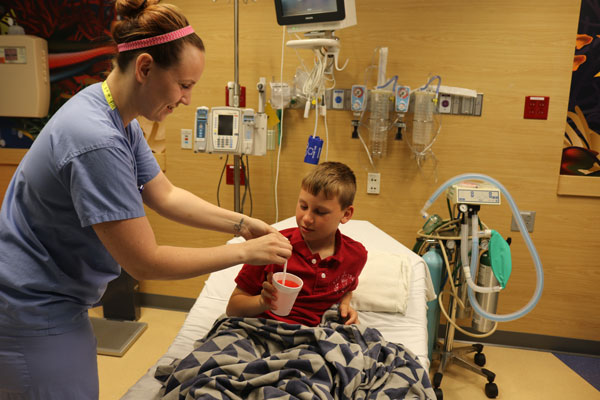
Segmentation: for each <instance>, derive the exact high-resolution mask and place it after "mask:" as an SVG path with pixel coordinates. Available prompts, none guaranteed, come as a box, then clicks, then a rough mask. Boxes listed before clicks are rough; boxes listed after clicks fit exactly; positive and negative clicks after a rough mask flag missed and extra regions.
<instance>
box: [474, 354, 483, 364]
mask: <svg viewBox="0 0 600 400" xmlns="http://www.w3.org/2000/svg"><path fill="white" fill-rule="evenodd" d="M474 361H475V364H477V365H479V366H480V367H483V366H484V365H485V354H483V353H477V354H475V359H474Z"/></svg>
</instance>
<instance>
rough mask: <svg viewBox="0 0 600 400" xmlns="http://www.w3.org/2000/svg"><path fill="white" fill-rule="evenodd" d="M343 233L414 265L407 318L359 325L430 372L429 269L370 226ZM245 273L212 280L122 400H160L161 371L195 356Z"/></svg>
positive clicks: (378, 317)
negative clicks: (412, 356) (413, 356)
mask: <svg viewBox="0 0 600 400" xmlns="http://www.w3.org/2000/svg"><path fill="white" fill-rule="evenodd" d="M273 226H274V227H275V228H277V229H279V230H281V229H285V228H288V227H293V226H296V222H295V218H294V217H291V218H288V219H286V220H283V221H280V222H278V223H276V224H274V225H273ZM340 231H341V232H342V233H343V234H345V235H347V236H350V237H351V238H353V239H354V240H357V241H359V242H361V243H362V244H363V245H364V246H365V247H366V248H367V250H380V251H386V252H391V253H398V254H405V255H408V257H409V258H410V260H411V261H412V265H413V271H412V281H411V284H410V294H409V300H408V308H407V311H406V313H405V315H401V314H393V313H380V312H364V311H359V320H360V323H361V324H364V325H367V326H369V327H371V328H376V329H378V330H379V331H380V332H381V334H382V335H383V337H384V338H385V339H386V340H387V341H389V342H394V343H399V344H402V345H404V346H405V347H406V348H408V349H410V350H411V351H412V352H413V353H415V354H416V355H417V357H418V360H419V362H420V363H421V364H422V365H423V366H424V368H425V370H426V371H429V358H428V354H427V352H428V350H427V304H426V302H427V301H426V295H427V290H428V287H430V282H431V281H430V278H429V274H428V271H427V265H426V264H425V262H424V261H423V259H422V258H421V257H420V256H418V255H417V254H415V253H413V252H412V251H411V250H410V249H409V248H407V247H406V246H404V245H403V244H401V243H400V242H398V241H397V240H395V239H394V238H392V237H391V236H389V235H388V234H386V233H385V232H383V231H382V230H380V229H379V228H377V227H376V226H375V225H373V224H371V223H370V222H368V221H361V220H350V221H349V222H347V223H346V224H343V225H340ZM240 240H243V239H233V240H231V241H230V243H231V242H235V241H240ZM241 267H242V266H241V265H237V266H235V267H231V268H228V269H225V270H222V271H219V272H214V273H212V274H211V275H210V277H209V278H208V279H207V281H206V283H205V286H204V288H203V290H202V292H201V293H200V295H199V296H198V298H197V299H196V302H195V303H194V306H193V307H192V309H191V310H190V312H189V314H188V316H187V318H186V320H185V322H184V324H183V326H182V328H181V330H180V331H179V333H178V334H177V336H176V338H175V340H174V341H173V343H172V344H171V346H170V347H169V349H168V350H167V352H166V354H165V355H163V356H162V357H161V358H160V359H159V360H158V361H157V363H156V364H155V365H153V366H152V367H151V368H150V369H149V370H148V372H147V373H146V374H145V375H144V376H142V377H141V378H140V379H139V380H138V381H137V382H136V384H135V385H134V386H132V387H131V388H130V389H129V390H128V391H127V393H126V394H125V395H124V396H123V397H122V398H121V399H124V400H148V399H155V398H157V394H158V392H159V390H160V387H161V384H160V382H159V381H157V380H156V379H154V372H155V371H156V367H157V365H164V364H169V363H171V361H173V360H174V359H177V358H183V357H185V356H187V355H188V354H189V353H190V352H191V351H192V350H193V345H194V342H195V341H196V340H198V339H200V338H202V337H204V335H206V333H208V331H209V329H210V328H211V327H212V325H213V322H214V321H215V320H216V319H217V318H218V317H219V316H221V315H222V314H223V313H224V312H225V308H226V306H227V302H228V301H229V296H230V294H231V292H232V291H233V289H234V288H235V282H234V279H235V277H236V276H237V273H238V271H239V270H240V268H241Z"/></svg>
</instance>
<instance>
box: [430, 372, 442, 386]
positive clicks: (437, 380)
mask: <svg viewBox="0 0 600 400" xmlns="http://www.w3.org/2000/svg"><path fill="white" fill-rule="evenodd" d="M443 377H444V375H442V374H441V373H439V372H436V373H435V374H433V382H431V383H433V388H434V389H437V388H439V387H440V385H441V384H442V378H443Z"/></svg>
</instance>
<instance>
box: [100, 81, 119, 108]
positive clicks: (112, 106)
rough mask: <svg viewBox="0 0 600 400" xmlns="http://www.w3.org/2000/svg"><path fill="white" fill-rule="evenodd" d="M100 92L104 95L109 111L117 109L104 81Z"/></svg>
mask: <svg viewBox="0 0 600 400" xmlns="http://www.w3.org/2000/svg"><path fill="white" fill-rule="evenodd" d="M102 92H103V93H104V98H105V99H106V102H107V103H108V105H109V106H110V109H111V110H114V109H115V108H117V105H116V104H115V100H114V99H113V97H112V94H111V93H110V89H109V88H108V84H107V83H106V81H104V82H102Z"/></svg>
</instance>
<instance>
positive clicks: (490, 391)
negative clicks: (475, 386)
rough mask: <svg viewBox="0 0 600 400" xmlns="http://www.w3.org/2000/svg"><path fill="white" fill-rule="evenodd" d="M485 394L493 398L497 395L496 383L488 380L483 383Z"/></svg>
mask: <svg viewBox="0 0 600 400" xmlns="http://www.w3.org/2000/svg"><path fill="white" fill-rule="evenodd" d="M485 395H486V396H487V397H488V398H489V399H495V398H496V397H498V385H496V384H495V383H494V382H489V383H486V384H485Z"/></svg>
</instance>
